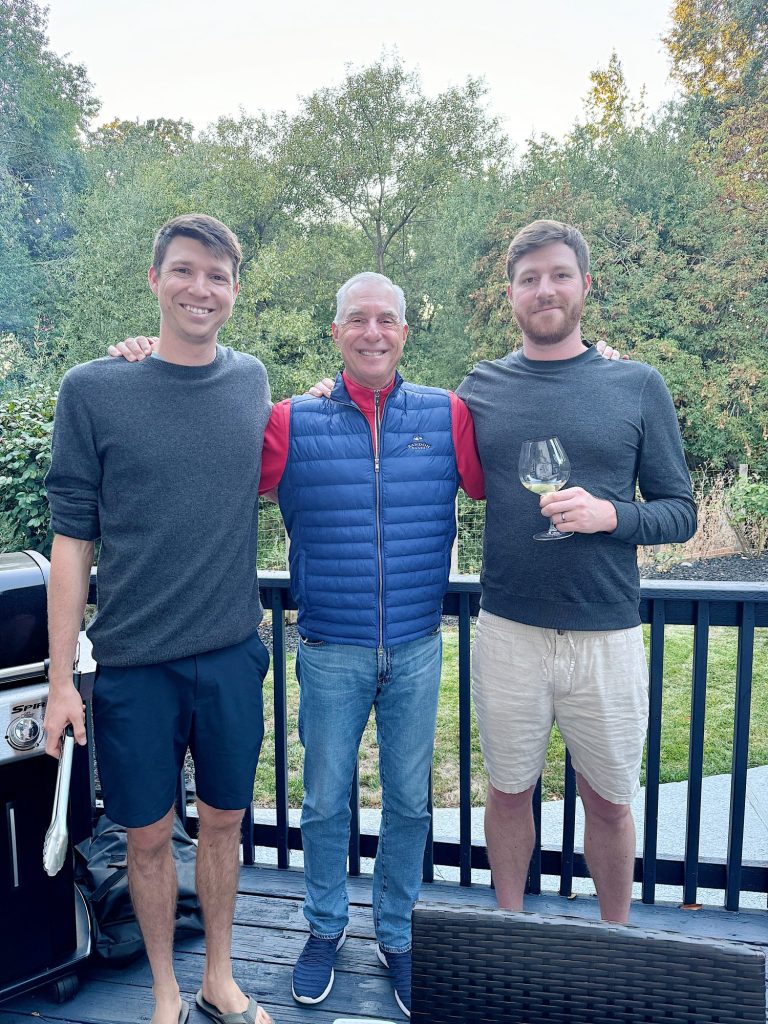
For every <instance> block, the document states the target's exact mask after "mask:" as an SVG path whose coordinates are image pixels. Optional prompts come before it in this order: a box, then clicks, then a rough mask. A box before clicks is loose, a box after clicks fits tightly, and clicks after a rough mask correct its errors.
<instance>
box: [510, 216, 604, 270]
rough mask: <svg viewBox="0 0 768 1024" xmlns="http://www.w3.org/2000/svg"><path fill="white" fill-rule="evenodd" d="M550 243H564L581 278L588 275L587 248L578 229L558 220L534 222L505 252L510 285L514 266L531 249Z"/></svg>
mask: <svg viewBox="0 0 768 1024" xmlns="http://www.w3.org/2000/svg"><path fill="white" fill-rule="evenodd" d="M552 242H565V244H566V245H567V246H568V247H569V248H571V249H573V251H574V253H575V255H576V262H577V263H578V265H579V270H580V271H581V276H582V277H586V276H587V274H588V273H589V246H588V245H587V240H586V239H585V238H584V235H582V233H581V232H580V231H579V230H578V228H574V227H571V225H570V224H563V223H562V221H559V220H535V221H534V222H533V224H529V225H528V226H527V227H525V228H523V229H522V230H521V231H518V233H517V234H516V235H515V237H514V238H513V239H512V241H511V242H510V244H509V249H508V250H507V279H508V280H509V283H510V284H512V277H513V275H514V273H515V265H516V264H517V263H518V262H519V261H520V260H521V259H522V257H523V256H525V254H526V253H529V252H531V251H532V250H533V249H541V248H542V247H543V246H545V245H550V244H551V243H552Z"/></svg>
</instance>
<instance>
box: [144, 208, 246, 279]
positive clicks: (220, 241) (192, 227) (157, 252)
mask: <svg viewBox="0 0 768 1024" xmlns="http://www.w3.org/2000/svg"><path fill="white" fill-rule="evenodd" d="M179 235H181V236H182V237H184V238H194V239H195V241H197V242H200V243H201V244H202V245H204V246H205V247H206V249H210V250H211V251H212V252H214V253H216V255H217V256H222V257H227V258H228V259H230V260H231V261H232V273H233V276H234V279H235V281H237V275H238V272H239V270H240V261H241V260H242V258H243V250H242V249H241V248H240V243H239V242H238V240H237V235H235V234H234V233H233V232H232V231H230V230H229V228H228V227H227V225H226V224H222V223H221V221H220V220H216V218H215V217H208V216H206V215H205V214H204V213H185V214H183V215H182V216H181V217H174V218H173V220H169V221H168V222H167V223H166V224H163V226H162V227H161V228H160V230H159V231H158V232H157V234H156V235H155V242H154V245H153V247H152V266H153V267H154V268H155V273H156V274H159V273H160V267H161V266H162V265H163V260H164V259H165V254H166V252H167V250H168V246H169V245H170V244H171V241H172V240H173V239H174V238H177V237H178V236H179Z"/></svg>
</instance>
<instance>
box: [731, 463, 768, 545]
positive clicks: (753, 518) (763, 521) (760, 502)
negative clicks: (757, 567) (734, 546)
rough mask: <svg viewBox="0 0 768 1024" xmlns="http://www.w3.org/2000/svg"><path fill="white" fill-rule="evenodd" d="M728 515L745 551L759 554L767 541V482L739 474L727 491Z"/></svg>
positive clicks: (756, 477)
mask: <svg viewBox="0 0 768 1024" xmlns="http://www.w3.org/2000/svg"><path fill="white" fill-rule="evenodd" d="M727 497H728V510H729V519H730V521H731V523H732V524H733V528H734V530H735V531H736V534H737V536H738V538H739V540H740V542H741V545H742V547H743V549H744V553H745V554H747V555H752V556H754V557H755V558H759V557H760V555H762V553H763V552H764V551H765V548H766V544H768V483H763V482H762V481H761V480H760V478H759V477H758V476H754V477H752V478H751V479H750V478H749V477H739V479H738V480H737V481H736V482H735V483H734V485H733V486H732V487H731V488H730V490H729V491H728V496H727Z"/></svg>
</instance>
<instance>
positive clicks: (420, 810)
mask: <svg viewBox="0 0 768 1024" xmlns="http://www.w3.org/2000/svg"><path fill="white" fill-rule="evenodd" d="M441 656H442V639H441V636H440V632H439V630H438V632H436V633H434V634H432V635H431V636H426V637H422V638H421V639H419V640H411V641H410V642H409V643H405V644H398V645H397V646H395V647H390V648H388V649H386V650H384V651H378V650H376V649H375V648H371V647H353V646H349V645H346V644H329V643H325V642H323V641H302V643H301V644H300V646H299V654H298V661H297V666H296V671H297V675H298V677H299V683H300V686H301V700H300V705H299V737H300V739H301V742H302V744H303V746H304V803H303V805H302V810H301V835H302V842H303V845H304V875H305V881H306V887H307V896H306V900H305V902H304V916H305V917H306V919H307V921H308V922H309V928H310V931H311V932H312V934H313V935H316V936H318V937H320V938H335V937H337V936H339V935H340V934H341V933H342V931H343V930H344V928H345V927H346V926H347V922H348V919H349V918H348V913H347V909H348V900H347V885H346V880H347V847H348V843H349V822H350V808H349V798H350V792H351V789H352V778H353V775H354V770H355V764H356V763H357V752H358V748H359V746H360V740H361V738H362V735H363V730H364V729H365V725H366V723H367V721H368V717H369V715H370V712H371V708H372V707H373V708H375V709H376V734H377V739H378V744H379V773H380V776H381V789H382V813H381V832H380V835H379V848H378V853H377V854H376V864H375V867H374V873H373V919H374V926H375V929H376V937H377V939H378V940H379V944H380V945H381V947H382V949H384V950H385V951H386V952H390V953H399V952H403V951H405V950H408V949H410V948H411V910H412V909H413V905H414V903H415V902H416V899H417V898H418V894H419V886H420V884H421V873H422V862H423V856H424V844H425V841H426V837H427V832H428V830H429V811H428V809H427V797H428V790H429V770H430V767H431V765H432V751H433V749H434V744H435V725H436V720H437V697H438V692H439V689H440V665H441Z"/></svg>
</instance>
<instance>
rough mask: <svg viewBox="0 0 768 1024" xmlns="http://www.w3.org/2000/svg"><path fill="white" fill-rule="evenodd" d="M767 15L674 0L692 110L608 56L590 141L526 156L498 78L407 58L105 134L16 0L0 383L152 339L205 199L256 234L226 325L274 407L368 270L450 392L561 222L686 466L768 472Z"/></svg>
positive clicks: (2, 90)
mask: <svg viewBox="0 0 768 1024" xmlns="http://www.w3.org/2000/svg"><path fill="white" fill-rule="evenodd" d="M767 24H768V18H767V17H766V14H765V10H764V9H763V8H762V7H760V6H759V5H755V4H754V3H751V2H749V0H675V3H674V6H673V9H672V29H671V32H670V35H669V38H668V40H667V44H668V47H669V50H670V56H671V58H672V62H673V70H674V73H675V75H676V76H677V78H678V80H679V81H680V82H681V83H682V84H683V89H684V94H683V96H682V97H681V98H680V99H679V100H676V101H675V102H674V103H672V104H670V105H668V106H667V107H665V108H662V109H661V110H659V111H656V112H653V113H651V112H649V111H648V110H647V109H646V107H645V102H644V97H643V95H642V94H641V95H640V96H639V97H637V98H635V97H633V96H632V94H631V92H630V90H629V88H628V86H627V83H626V80H625V78H624V73H623V69H622V66H621V61H620V59H619V55H618V54H616V53H613V54H611V55H610V56H609V59H608V61H607V63H606V64H605V65H603V66H601V67H599V68H597V69H596V70H595V71H594V72H593V73H592V75H591V76H590V88H589V91H588V93H587V95H586V97H585V105H584V114H583V117H582V118H581V119H579V121H578V122H577V123H576V124H575V125H574V126H573V129H572V130H571V131H570V133H569V134H568V135H567V136H566V137H565V138H563V139H562V140H555V139H552V138H549V137H547V136H541V137H538V138H534V139H532V140H530V141H529V143H528V144H527V146H526V147H525V149H524V151H523V152H521V153H520V154H516V155H514V158H513V155H512V154H511V152H510V149H509V146H508V144H507V142H506V140H505V139H504V137H503V135H502V133H501V131H500V127H499V124H498V122H497V121H496V120H495V119H494V118H492V117H491V116H489V114H488V113H487V112H486V110H485V106H484V103H485V88H484V86H483V84H482V82H480V81H478V80H475V79H469V80H468V81H467V82H465V83H464V85H462V86H460V87H455V88H452V89H448V90H446V91H445V92H443V93H442V94H441V95H439V96H436V97H429V96H426V95H425V94H424V92H423V90H422V86H421V82H420V80H419V77H418V75H417V74H416V73H415V72H413V71H410V70H408V69H407V68H406V67H404V65H403V64H402V62H401V61H400V60H399V58H397V57H396V56H383V57H382V58H381V59H380V60H379V61H377V62H375V63H373V64H371V65H370V66H368V67H362V68H353V67H350V68H348V70H347V72H346V75H345V76H344V79H343V81H342V82H341V83H340V84H338V85H336V86H333V87H328V88H323V89H319V90H317V91H316V92H314V93H313V94H312V95H310V96H308V97H306V98H305V99H304V100H303V102H302V105H301V108H300V110H299V112H298V113H297V114H296V115H294V116H289V115H288V114H286V113H284V112H276V113H267V112H264V111H259V112H256V113H248V112H245V111H241V112H240V113H239V115H238V116H236V117H226V118H221V119H219V120H218V121H216V122H215V123H214V124H212V125H210V126H209V127H207V128H206V129H205V130H203V131H201V132H198V133H196V132H195V131H194V129H193V128H192V126H191V125H190V124H189V123H188V122H186V121H183V120H180V121H173V120H168V119H164V118H162V117H157V118H154V119H150V120H148V121H143V122H140V121H119V120H117V121H112V122H110V123H108V124H104V125H101V126H100V127H98V128H96V129H95V130H92V131H89V130H87V124H88V121H89V118H90V116H91V114H92V113H93V111H94V109H95V101H94V100H93V98H92V94H91V90H90V85H89V83H88V81H87V77H86V75H85V71H84V69H82V68H79V67H76V66H74V65H70V64H68V63H67V62H66V61H65V60H62V59H61V58H59V57H58V56H56V55H55V54H53V53H51V52H50V51H49V50H48V48H47V41H46V37H45V28H46V15H45V11H44V10H43V8H41V7H39V6H38V5H37V4H36V3H35V2H34V0H0V72H2V77H1V78H0V246H1V247H2V248H1V252H0V287H2V289H3V296H4V305H3V314H2V318H0V332H2V333H0V370H2V374H1V375H0V388H4V389H5V397H6V398H16V397H18V395H21V394H25V393H26V385H28V384H30V383H32V384H34V385H35V386H37V385H38V383H39V384H41V385H42V388H43V390H45V389H47V388H48V387H50V386H55V384H56V382H57V380H58V379H59V377H60V375H61V373H62V372H63V371H64V370H65V369H66V368H67V367H68V366H70V365H72V364H73V363H74V362H77V361H80V360H83V359H89V358H93V357H96V356H100V355H103V354H104V352H105V351H106V347H107V345H108V344H109V343H110V342H112V341H115V340H118V339H120V338H122V337H125V336H128V335H132V334H139V333H141V334H144V333H153V332H154V331H155V329H156V326H157V305H156V302H155V300H154V298H153V297H152V295H151V293H150V291H149V289H148V287H147V284H146V270H147V266H148V263H149V257H150V251H151V245H152V239H153V237H154V234H155V231H156V230H157V228H158V226H159V225H160V224H161V223H163V222H164V221H165V220H167V219H168V218H170V217H172V216H175V215H176V214H180V213H185V212H191V211H195V210H198V211H202V212H205V213H209V214H212V215H213V216H216V217H219V218H220V219H222V220H223V221H225V222H226V223H227V224H229V225H230V226H231V227H232V228H233V229H234V230H235V232H236V233H237V235H238V236H239V238H240V240H241V243H242V246H243V252H244V260H243V265H242V271H241V289H240V295H239V298H238V301H237V303H236V304H235V308H234V314H233V316H232V319H231V321H230V322H229V323H228V324H227V325H226V327H225V329H224V330H223V332H222V340H224V341H225V342H228V343H231V344H233V345H235V346H236V347H238V348H242V349H245V350H246V351H250V352H253V353H254V354H256V355H258V356H259V357H260V358H262V359H263V361H264V362H265V364H266V366H267V369H268V371H269V374H270V379H271V382H272V390H273V395H274V397H275V398H282V397H285V396H287V395H289V394H291V393H293V392H296V391H302V390H304V389H305V388H306V387H307V386H308V385H309V384H311V383H313V382H314V381H315V380H317V379H318V378H319V377H321V376H324V375H327V374H329V373H330V374H332V373H333V372H335V370H336V369H337V368H338V366H339V354H338V351H337V349H336V348H335V346H334V345H333V342H332V340H331V337H330V324H331V321H332V319H333V316H334V312H335V305H334V296H335V293H336V290H337V289H338V287H339V285H340V284H341V283H342V282H343V281H344V280H345V279H346V278H348V277H349V276H351V275H352V274H354V273H357V272H359V271H361V270H367V269H377V270H379V271H383V272H385V273H388V274H389V275H390V276H392V277H393V278H394V279H395V280H396V281H397V282H398V283H399V284H401V285H403V287H404V289H405V292H406V295H407V298H408V307H407V317H408V322H409V325H410V332H409V337H408V344H407V345H406V348H405V353H404V359H403V368H404V371H405V372H406V373H407V374H408V375H409V376H411V377H412V378H413V379H415V380H419V381H423V382H424V383H429V384H435V385H443V386H448V387H453V386H455V385H456V384H457V383H458V381H459V380H460V379H461V377H462V376H463V375H464V373H465V372H466V371H467V369H468V368H469V367H470V366H471V363H472V361H473V360H474V359H476V358H480V357H496V356H499V355H502V354H503V353H504V352H506V351H507V350H508V349H509V348H510V347H513V348H514V347H515V346H516V345H517V344H518V343H519V338H518V332H517V329H516V327H515V325H514V322H513V319H512V316H511V309H510V307H509V304H508V302H507V301H506V298H505V294H504V293H505V284H506V282H505V279H504V253H505V250H506V248H507V245H508V243H509V240H510V238H511V237H512V235H514V234H515V233H516V232H517V230H519V228H520V227H522V226H523V225H524V224H526V223H528V222H529V221H531V220H534V219H536V218H539V217H556V218H560V219H563V220H566V221H570V222H572V223H574V224H576V225H578V226H579V227H580V228H581V229H582V231H583V232H584V234H585V235H586V236H587V238H588V239H589V241H590V243H591V246H592V275H593V288H592V294H591V295H590V297H589V299H588V301H587V306H586V308H585V315H584V323H585V334H586V336H587V337H589V338H591V339H593V340H598V339H600V338H604V339H605V340H607V341H609V342H610V343H611V344H613V345H614V346H616V347H618V348H620V349H621V350H622V351H623V352H627V353H629V354H630V355H631V356H633V357H634V358H639V359H644V360H647V361H648V362H650V363H652V364H653V365H654V366H656V367H658V369H659V370H660V371H661V373H662V374H663V375H664V377H665V379H666V381H667V383H668V385H669V387H670V390H671V392H672V395H673V398H674V400H675V404H676V406H677V409H678V413H679V417H680V423H681V426H682V429H683V433H684V439H685V444H686V452H687V455H688V458H689V460H690V462H691V464H692V465H699V464H704V465H706V466H708V467H711V468H713V469H715V470H717V469H721V468H724V467H729V466H730V467H734V466H735V465H736V464H738V463H741V462H748V463H749V464H750V466H751V467H752V469H753V470H754V471H755V472H757V473H760V474H762V479H766V477H767V476H768V367H767V365H766V359H765V353H766V350H767V349H768V246H766V241H765V240H766V238H768V146H767V144H766V139H767V138H768V89H767V87H766V85H765V80H766V74H765V72H766V70H767V69H768V64H767V62H766V25H767Z"/></svg>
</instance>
